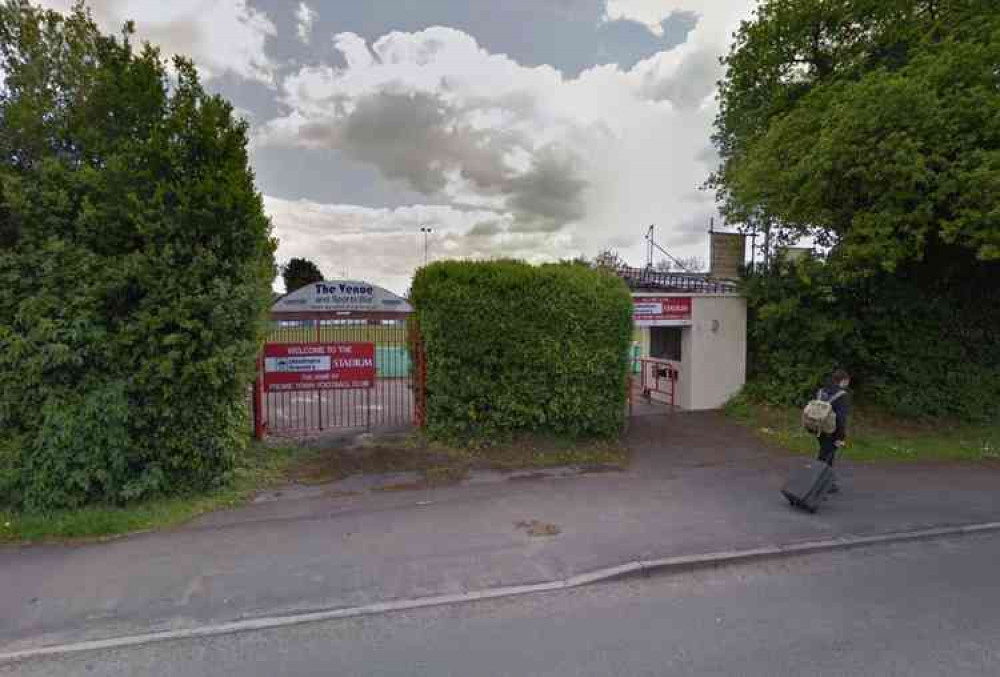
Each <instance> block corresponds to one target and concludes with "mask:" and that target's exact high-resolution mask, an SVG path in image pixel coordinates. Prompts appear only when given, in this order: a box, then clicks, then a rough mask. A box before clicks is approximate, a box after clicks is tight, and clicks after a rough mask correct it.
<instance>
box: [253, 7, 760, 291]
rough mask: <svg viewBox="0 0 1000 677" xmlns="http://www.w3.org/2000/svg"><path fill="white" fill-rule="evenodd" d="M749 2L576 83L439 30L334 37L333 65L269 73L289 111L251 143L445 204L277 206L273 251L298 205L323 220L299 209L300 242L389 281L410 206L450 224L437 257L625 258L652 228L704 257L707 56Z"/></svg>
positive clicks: (408, 233)
mask: <svg viewBox="0 0 1000 677" xmlns="http://www.w3.org/2000/svg"><path fill="white" fill-rule="evenodd" d="M694 4H696V3H694V2H681V1H678V2H671V3H665V4H664V3H661V4H660V10H661V11H665V10H664V6H665V5H666V9H669V10H673V9H684V10H692V9H694V10H697V9H698V8H697V7H692V5H694ZM752 4H753V0H727V2H725V3H719V4H715V3H713V6H712V7H711V11H709V10H708V9H706V10H705V12H704V13H703V16H702V17H701V19H700V21H699V24H698V26H697V27H696V28H695V30H694V31H693V32H692V33H691V34H690V35H689V37H688V41H687V42H686V43H684V44H683V45H681V46H679V47H677V48H675V49H673V50H670V51H666V52H662V53H659V54H657V55H654V56H653V57H651V58H649V59H647V60H645V61H643V62H640V63H639V64H637V65H636V66H635V67H633V68H631V69H627V70H626V69H622V68H620V67H617V66H614V65H608V66H598V67H594V68H591V69H589V70H586V71H584V72H582V73H581V74H580V75H579V76H578V77H575V78H568V77H566V76H564V75H563V74H562V73H560V72H559V71H558V70H556V69H554V68H551V67H549V66H540V67H526V66H523V65H521V64H518V63H517V62H515V61H514V60H512V59H510V58H509V57H507V56H505V55H502V54H492V53H490V52H488V51H487V50H485V49H483V48H482V47H481V46H480V45H479V44H478V43H477V42H476V40H475V39H474V38H473V37H472V36H470V35H468V34H466V33H463V32H461V31H457V30H454V29H450V28H444V27H432V28H429V29H426V30H423V31H419V32H415V33H400V32H394V33H390V34H387V35H385V36H383V37H381V38H380V39H378V40H376V41H375V42H374V43H372V44H368V43H366V42H365V41H364V40H363V39H361V38H360V37H359V36H357V35H354V34H349V33H345V34H340V35H338V36H336V37H335V40H334V42H335V46H336V47H337V48H338V49H339V50H340V52H341V53H342V54H343V56H344V58H345V61H346V66H342V67H335V66H333V65H329V64H327V65H323V64H320V65H314V66H310V67H303V68H301V69H299V70H298V71H297V72H294V73H292V74H291V75H289V76H288V77H287V78H286V79H285V80H284V81H283V82H282V83H281V99H282V102H283V103H284V104H285V105H286V106H287V107H288V111H289V112H288V113H287V114H286V115H284V116H282V117H280V118H277V119H275V120H272V121H270V122H269V123H267V124H265V125H262V126H260V127H258V128H257V129H256V130H255V143H259V144H264V145H267V144H271V145H278V146H287V147H307V148H311V149H314V150H317V149H318V150H324V149H329V150H331V151H335V152H338V153H342V154H346V155H348V156H350V157H352V158H353V159H355V160H356V161H359V162H363V163H367V164H369V165H372V166H374V167H375V168H377V169H378V170H379V171H380V172H381V173H382V174H383V175H384V176H386V177H389V178H391V179H395V180H400V181H403V182H405V183H406V184H408V186H409V187H410V188H411V189H413V190H416V191H418V192H421V193H424V194H426V195H427V196H428V197H429V198H430V199H429V200H428V201H430V202H445V203H447V204H446V205H445V206H438V207H428V206H420V205H417V206H413V207H409V208H404V209H397V210H365V209H363V208H359V207H346V208H343V209H346V210H347V211H346V213H345V212H342V211H337V210H338V209H341V208H338V207H334V206H325V207H321V206H319V205H314V204H310V205H309V207H308V209H307V208H306V206H305V205H304V204H303V203H291V204H293V205H294V209H291V211H289V210H290V208H289V207H288V206H287V204H282V207H281V209H282V210H284V212H285V213H286V216H285V217H284V218H280V219H279V218H276V219H275V224H276V226H277V232H278V234H279V236H280V237H281V238H282V242H283V243H284V242H285V240H286V238H291V239H290V240H289V242H290V244H283V245H282V247H283V250H282V254H284V251H285V249H284V248H286V247H288V248H292V249H294V248H301V249H300V250H301V251H302V252H305V251H306V250H308V245H307V244H306V243H307V240H308V237H310V236H309V235H308V234H307V233H306V232H305V231H304V229H303V228H304V227H303V225H302V224H303V223H305V222H306V221H308V219H306V218H305V217H304V216H303V212H304V210H305V211H308V212H309V213H312V214H314V215H315V214H317V213H321V214H322V215H323V218H320V219H318V220H315V218H316V217H315V216H314V217H313V218H314V220H313V221H311V223H314V224H316V225H315V228H316V229H315V231H314V235H315V237H327V236H328V237H329V238H331V239H329V240H323V242H327V243H332V242H334V241H336V242H338V243H339V244H338V245H336V246H334V245H333V244H328V245H326V246H327V247H328V249H327V250H325V251H329V252H330V254H329V257H330V258H331V260H332V259H334V258H341V259H343V260H350V261H353V264H352V268H354V267H358V266H361V267H362V270H359V271H357V272H358V273H359V275H360V276H362V277H364V276H368V277H372V278H376V280H375V281H378V280H379V278H380V277H388V278H393V279H399V280H401V279H402V278H403V277H406V276H408V274H409V272H410V271H412V269H413V268H414V267H415V266H416V265H417V264H418V263H419V260H420V251H421V249H420V247H419V243H418V242H417V240H418V239H419V237H418V235H417V233H418V230H419V226H418V225H417V224H418V222H419V221H420V219H428V220H430V221H431V222H436V221H435V219H437V220H439V221H440V222H441V223H451V224H452V225H451V226H440V230H438V232H437V233H436V237H438V238H439V244H438V252H439V254H449V255H456V256H469V255H471V256H487V255H491V254H497V253H501V254H505V255H515V256H521V257H525V258H529V259H532V258H533V259H535V260H552V259H558V258H569V257H572V256H575V255H577V254H579V253H587V254H591V255H592V254H594V253H596V252H597V251H598V250H599V249H601V248H604V247H609V246H610V247H615V248H618V249H619V250H620V251H622V252H623V253H624V254H625V255H626V256H628V257H630V258H631V260H633V261H635V262H636V263H638V262H640V261H641V257H642V253H641V252H642V250H643V247H642V233H643V232H644V229H645V227H646V226H648V225H649V224H650V223H655V224H657V239H658V240H659V241H660V243H661V244H663V245H664V246H666V247H667V248H668V249H669V250H670V251H671V253H673V254H674V255H675V256H679V257H680V256H700V257H701V258H707V235H706V232H707V230H708V222H709V219H710V218H711V217H712V215H713V214H714V213H715V208H714V202H713V199H712V196H711V195H708V194H706V193H703V192H699V191H698V187H699V186H700V185H701V184H702V183H703V182H704V180H705V179H706V178H707V175H708V173H709V171H710V170H711V169H712V167H711V166H710V165H709V163H710V162H712V161H713V160H712V158H713V154H712V153H711V152H709V151H710V135H711V131H712V121H713V118H714V115H715V112H716V104H715V102H714V91H715V82H716V80H717V79H718V78H719V76H720V75H721V67H720V66H719V63H718V58H719V56H721V55H722V54H723V53H724V52H725V51H726V49H727V48H728V40H729V35H730V33H731V31H732V30H733V29H734V28H735V26H736V25H737V22H738V20H739V19H740V18H744V17H747V16H748V15H749V13H750V8H751V5H752ZM668 13H669V12H668ZM650 16H652V15H650ZM664 16H665V15H664ZM278 204H279V203H278V202H276V201H274V200H270V199H269V201H268V205H269V207H270V206H274V205H278ZM291 213H295V214H296V215H297V216H295V217H292V216H291V215H290V214H291ZM415 214H419V216H414V215H415ZM359 215H360V216H359ZM456 215H460V216H456ZM449 219H450V220H451V221H449ZM455 219H458V220H459V222H460V225H454V223H455ZM296 224H298V225H296ZM436 230H437V228H436ZM494 231H495V232H494ZM474 232H475V233H479V234H474ZM484 233H488V234H484ZM397 249H398V251H397ZM300 250H299V249H297V250H296V251H300ZM334 252H336V253H334ZM393 252H394V253H393ZM293 255H299V254H297V253H289V254H288V256H293ZM367 271H370V272H367ZM401 271H402V272H401ZM397 284H400V285H402V284H404V283H403V282H402V281H400V282H398V283H397Z"/></svg>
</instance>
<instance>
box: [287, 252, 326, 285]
mask: <svg viewBox="0 0 1000 677" xmlns="http://www.w3.org/2000/svg"><path fill="white" fill-rule="evenodd" d="M281 277H282V279H284V281H285V293H286V294H291V293H292V292H293V291H295V290H297V289H302V287H305V286H306V285H307V284H312V283H313V282H322V281H323V280H325V279H326V278H325V277H323V273H322V272H320V269H319V266H317V265H316V264H315V263H313V262H312V261H310V260H309V259H298V258H295V259H290V260H289V261H288V263H286V264H285V265H283V266H282V267H281Z"/></svg>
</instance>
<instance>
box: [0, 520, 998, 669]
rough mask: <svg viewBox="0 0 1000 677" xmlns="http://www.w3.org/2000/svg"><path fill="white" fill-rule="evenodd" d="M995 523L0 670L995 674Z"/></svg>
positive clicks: (8, 666) (68, 657)
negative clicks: (895, 541)
mask: <svg viewBox="0 0 1000 677" xmlns="http://www.w3.org/2000/svg"><path fill="white" fill-rule="evenodd" d="M998 561H1000V536H997V535H992V536H982V537H967V538H964V539H956V540H946V541H933V542H923V543H910V544H906V545H897V546H882V547H876V548H870V549H866V550H856V551H849V552H842V553H836V554H824V555H817V556H811V557H807V558H796V559H790V560H780V561H775V562H770V563H758V564H755V565H748V566H740V567H733V568H727V569H717V570H707V571H698V572H690V573H685V574H680V575H672V576H662V577H654V578H650V579H639V580H631V581H623V582H618V583H610V584H603V585H596V586H593V587H589V588H584V589H579V590H574V591H568V592H561V593H552V594H543V595H536V596H530V597H522V598H513V599H508V600H503V601H494V602H487V603H478V604H469V605H461V606H452V607H440V608H436V609H428V610H423V611H419V612H413V613H397V614H391V615H384V616H378V617H370V618H366V619H360V620H358V619H356V620H350V621H338V622H331V623H323V624H316V625H305V626H298V627H293V628H286V629H281V630H274V631H266V632H254V633H246V634H239V635H231V636H225V637H215V638H210V639H200V640H191V641H178V642H169V643H161V644H153V645H149V646H144V647H135V648H131V649H123V650H115V651H106V652H99V653H91V654H79V655H72V656H67V657H64V658H54V659H44V660H36V661H29V662H24V663H20V664H7V665H0V675H4V676H6V675H23V676H25V677H29V676H35V675H67V676H72V675H88V676H91V677H92V676H94V675H156V676H161V675H162V676H166V675H171V676H174V675H176V676H185V677H189V676H194V675H213V676H215V675H219V676H222V675H233V676H237V675H238V676H239V677H253V676H261V677H264V676H267V677H274V676H276V675H294V676H298V675H386V676H388V675H428V676H430V675H433V676H434V677H443V676H446V675H461V676H463V677H465V676H470V675H601V676H606V675H745V676H751V675H767V676H769V677H772V676H779V675H796V676H799V675H851V676H859V675H879V676H884V675H907V676H922V675H942V676H943V675H947V676H949V677H956V676H960V675H996V674H1000V639H998V638H1000V583H998V581H997V569H996V563H997V562H998Z"/></svg>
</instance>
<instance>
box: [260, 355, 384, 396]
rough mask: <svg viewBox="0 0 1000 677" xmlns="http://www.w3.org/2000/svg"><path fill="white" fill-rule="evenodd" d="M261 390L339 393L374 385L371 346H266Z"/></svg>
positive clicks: (373, 356) (373, 364) (373, 361)
mask: <svg viewBox="0 0 1000 677" xmlns="http://www.w3.org/2000/svg"><path fill="white" fill-rule="evenodd" d="M263 366H264V390H265V391H267V392H278V391H282V390H340V389H349V388H371V387H372V386H373V385H374V383H375V344H374V343H268V344H266V345H265V346H264V365H263Z"/></svg>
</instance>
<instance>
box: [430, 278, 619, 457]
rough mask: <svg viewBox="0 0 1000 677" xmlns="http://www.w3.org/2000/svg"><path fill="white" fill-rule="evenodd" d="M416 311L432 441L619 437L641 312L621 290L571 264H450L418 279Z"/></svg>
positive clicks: (616, 282)
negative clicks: (527, 434)
mask: <svg viewBox="0 0 1000 677" xmlns="http://www.w3.org/2000/svg"><path fill="white" fill-rule="evenodd" d="M412 302H413V305H414V308H415V316H416V322H417V324H418V326H419V331H420V335H421V337H422V340H423V348H424V350H425V351H426V360H427V362H426V365H427V382H426V388H427V429H428V432H429V433H430V434H431V435H432V436H435V437H438V438H445V439H451V440H455V439H466V440H468V439H474V440H484V439H489V438H491V437H494V436H506V435H509V434H512V433H515V432H524V431H531V432H550V433H555V434H559V435H574V436H611V435H615V434H617V433H619V432H620V431H621V429H622V426H623V423H624V416H625V403H626V399H625V398H626V368H627V350H628V345H629V340H630V336H631V330H632V317H631V314H632V301H631V297H630V295H629V292H628V289H627V288H626V287H625V285H624V283H623V282H622V281H621V280H620V279H618V278H615V277H613V276H611V275H608V274H606V273H603V272H600V271H596V270H592V269H590V268H589V267H586V266H579V265H573V264H554V265H543V266H537V267H536V266H531V265H528V264H526V263H521V262H517V261H494V262H455V261H452V262H441V263H435V264H432V265H430V266H428V267H426V268H423V269H421V270H420V271H419V272H418V274H417V276H416V279H415V280H414V282H413V288H412Z"/></svg>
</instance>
